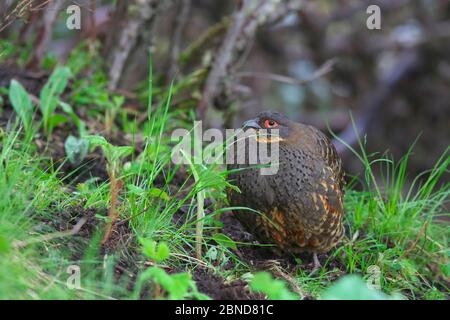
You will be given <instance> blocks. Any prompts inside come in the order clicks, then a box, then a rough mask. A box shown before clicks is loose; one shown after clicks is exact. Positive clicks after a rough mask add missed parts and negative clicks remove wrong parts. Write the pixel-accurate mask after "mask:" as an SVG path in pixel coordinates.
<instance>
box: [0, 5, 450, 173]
mask: <svg viewBox="0 0 450 320" xmlns="http://www.w3.org/2000/svg"><path fill="white" fill-rule="evenodd" d="M71 4H76V5H78V6H80V9H81V11H80V13H81V29H80V30H69V29H68V28H67V26H66V22H67V19H68V18H69V16H70V14H68V13H67V11H66V8H67V7H68V6H69V5H71ZM373 4H375V5H378V6H379V7H380V9H381V29H380V30H376V29H375V30H369V29H368V28H367V26H366V21H367V19H368V17H369V16H370V14H369V13H367V12H366V9H367V7H368V6H369V5H373ZM0 12H1V14H0V16H1V17H2V23H1V26H0V30H1V31H0V36H1V39H2V40H1V43H0V44H1V48H2V49H1V51H2V55H1V57H0V62H1V65H0V86H7V85H8V84H9V81H10V78H11V77H12V75H11V73H13V74H16V75H17V70H16V69H14V70H13V71H11V68H12V67H11V63H10V62H11V61H14V64H15V67H17V64H18V67H19V68H20V69H21V70H26V73H24V74H23V76H24V77H28V78H33V77H34V78H35V79H34V80H33V81H29V87H28V88H26V89H28V90H31V92H33V91H34V92H39V86H40V85H42V84H40V83H39V82H36V81H35V80H36V78H39V76H41V74H42V73H45V72H46V70H49V69H51V68H52V66H54V65H55V63H56V62H57V61H62V62H64V61H66V60H67V59H68V57H70V56H72V59H71V60H70V61H71V62H72V66H71V68H72V70H73V71H74V72H75V73H76V72H77V68H80V69H82V67H83V66H85V65H95V66H97V67H100V69H102V70H104V73H103V75H102V74H98V75H97V77H98V79H99V81H98V83H99V87H98V88H83V85H82V83H81V84H78V87H75V88H72V89H73V90H75V91H76V92H78V95H76V96H77V97H78V100H77V101H76V102H77V103H80V102H83V99H86V98H85V96H86V95H89V94H90V95H91V96H94V98H93V101H95V103H97V104H102V103H103V104H105V105H108V104H111V102H110V101H108V97H105V95H104V94H103V95H102V93H101V92H102V88H103V89H105V88H108V89H109V90H112V91H113V92H115V93H117V94H118V95H123V96H125V97H126V101H125V104H124V105H123V106H122V107H123V108H126V109H131V110H134V111H136V112H138V113H139V112H143V110H145V107H144V106H143V104H139V103H137V101H138V99H139V96H138V95H136V91H135V90H136V89H137V88H140V89H142V88H145V84H144V83H145V79H146V78H147V76H148V75H147V65H148V49H149V48H150V49H151V51H152V53H153V64H154V74H155V75H157V78H156V80H155V82H156V83H155V87H156V89H155V90H156V93H157V92H158V87H160V88H164V87H167V86H168V85H169V83H170V81H171V80H173V79H175V81H176V83H178V85H177V87H176V88H175V90H174V99H173V102H174V106H173V108H179V110H180V112H181V114H183V113H184V114H187V112H186V111H187V110H194V111H195V112H196V113H197V116H198V118H202V119H204V120H207V124H208V125H209V126H213V127H222V128H223V127H237V126H239V125H240V124H241V123H242V121H243V120H245V119H248V118H251V117H253V116H254V115H255V114H256V113H257V112H259V111H262V110H265V109H270V110H278V111H281V112H284V113H286V114H287V115H288V116H289V117H290V118H292V119H294V120H298V121H301V122H304V123H308V124H313V125H315V126H317V127H318V128H320V129H322V130H324V131H326V132H327V131H329V130H331V131H332V132H333V133H334V134H336V135H338V136H339V138H342V139H343V140H345V141H346V142H347V143H349V144H350V145H355V143H356V137H357V134H355V131H356V132H358V134H359V136H360V137H364V135H366V136H367V141H366V143H367V150H368V152H369V153H372V152H384V151H387V150H388V151H389V152H390V153H391V154H393V156H394V157H395V158H400V157H401V156H402V155H403V154H405V153H406V152H407V151H408V149H409V148H410V146H411V144H413V143H414V141H416V139H417V142H416V145H415V147H414V151H413V153H414V155H413V156H412V157H411V159H410V166H409V170H410V171H411V174H412V175H416V174H417V173H419V172H423V171H424V170H427V169H430V168H431V167H432V166H433V164H434V163H435V162H436V160H437V158H438V157H439V156H440V155H441V154H442V152H443V150H445V149H446V147H447V146H448V145H449V136H450V129H449V128H450V126H449V120H450V90H449V88H450V61H449V58H450V41H449V38H450V20H449V18H450V2H449V1H447V0H384V1H380V0H377V1H375V0H371V1H359V0H340V1H328V0H317V1H302V0H286V1H279V0H266V1H254V0H241V1H231V0H215V1H210V0H141V1H138V0H133V1H123V0H116V1H94V0H84V1H82V0H80V1H76V2H75V1H69V0H60V1H59V0H58V1H12V0H7V1H2V2H1V3H0ZM86 43H87V45H88V47H89V50H90V52H96V50H98V51H99V52H100V53H101V56H100V58H98V57H97V56H95V55H93V54H92V55H85V54H82V51H80V52H77V51H76V50H75V48H80V44H86ZM17 45H18V46H17ZM74 50H75V51H74ZM77 55H78V57H77ZM74 61H75V62H74ZM32 71H33V72H34V73H31V72H32ZM24 72H25V71H24ZM91 72H93V71H91ZM42 82H44V81H42ZM33 86H37V88H32V87H33ZM30 87H31V88H30ZM33 89H34V90H33ZM77 90H78V91H77ZM161 91H163V90H162V89H161ZM141 98H142V97H141ZM87 103H90V101H89V100H88V101H87ZM119 107H120V106H119ZM351 116H352V117H353V118H354V122H355V126H356V130H355V128H354V127H353V126H352V121H351ZM335 143H336V145H337V147H338V149H339V151H340V152H341V154H342V156H343V157H344V163H345V165H346V169H347V170H348V171H349V172H350V173H352V174H355V175H356V174H358V173H360V171H361V170H362V166H361V164H360V163H359V161H358V160H357V159H355V157H354V156H353V155H352V154H351V153H350V152H348V149H346V148H345V146H344V145H343V144H340V143H339V142H338V141H337V140H335Z"/></svg>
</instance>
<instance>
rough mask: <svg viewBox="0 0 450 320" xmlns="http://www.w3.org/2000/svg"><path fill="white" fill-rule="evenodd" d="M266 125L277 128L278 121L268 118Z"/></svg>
mask: <svg viewBox="0 0 450 320" xmlns="http://www.w3.org/2000/svg"><path fill="white" fill-rule="evenodd" d="M264 126H265V127H266V128H267V129H269V128H276V127H278V123H277V122H276V121H274V120H270V119H267V120H266V121H264Z"/></svg>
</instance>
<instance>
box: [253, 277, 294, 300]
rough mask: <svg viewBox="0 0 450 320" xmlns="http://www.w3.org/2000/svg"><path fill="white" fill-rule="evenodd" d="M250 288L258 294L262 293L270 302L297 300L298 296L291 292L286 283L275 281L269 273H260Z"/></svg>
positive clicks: (254, 278)
mask: <svg viewBox="0 0 450 320" xmlns="http://www.w3.org/2000/svg"><path fill="white" fill-rule="evenodd" d="M250 288H251V289H252V290H253V291H256V292H262V293H264V294H265V295H267V298H269V299H270V300H296V299H298V297H297V295H296V294H294V293H292V292H290V291H289V289H288V288H287V286H286V283H285V282H284V281H282V280H277V279H273V278H272V275H271V274H270V273H268V272H258V273H256V274H255V275H254V277H253V279H252V280H251V282H250Z"/></svg>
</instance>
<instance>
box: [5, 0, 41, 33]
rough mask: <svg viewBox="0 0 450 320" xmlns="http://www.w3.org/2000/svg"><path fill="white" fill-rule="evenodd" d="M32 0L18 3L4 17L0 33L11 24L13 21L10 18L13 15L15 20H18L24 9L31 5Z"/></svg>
mask: <svg viewBox="0 0 450 320" xmlns="http://www.w3.org/2000/svg"><path fill="white" fill-rule="evenodd" d="M32 2H33V0H25V1H20V2H19V3H18V4H17V5H16V6H15V7H14V9H13V10H12V11H11V12H10V13H9V14H7V15H6V17H5V18H4V19H3V20H4V21H3V22H2V24H1V25H0V32H2V31H3V30H5V29H6V28H7V27H8V26H9V25H10V24H11V23H13V22H14V19H11V17H12V16H13V15H14V16H15V18H20V17H21V16H22V15H23V14H24V8H27V7H29V6H31V5H32Z"/></svg>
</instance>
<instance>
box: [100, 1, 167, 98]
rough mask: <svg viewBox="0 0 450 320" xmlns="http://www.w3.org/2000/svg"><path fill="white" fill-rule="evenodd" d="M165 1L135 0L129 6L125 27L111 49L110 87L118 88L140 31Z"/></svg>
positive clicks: (143, 29) (112, 88)
mask: <svg viewBox="0 0 450 320" xmlns="http://www.w3.org/2000/svg"><path fill="white" fill-rule="evenodd" d="M163 2H164V1H160V0H139V1H137V0H135V1H133V3H131V4H130V5H129V6H130V7H131V8H130V10H129V12H130V13H129V15H128V16H127V17H126V18H127V19H126V20H125V22H124V23H125V24H124V26H123V28H121V29H120V31H119V34H118V36H117V38H116V40H115V46H114V47H113V49H112V51H111V57H110V60H111V61H110V65H111V67H110V69H109V75H108V76H109V89H110V90H115V89H117V87H118V85H119V82H120V79H121V76H122V74H123V71H124V68H125V63H126V62H127V59H128V57H129V56H130V54H131V52H132V50H133V48H134V47H135V46H136V44H137V40H138V37H139V34H140V32H142V31H145V29H146V28H144V25H145V23H146V22H147V21H151V20H152V19H154V18H155V16H156V13H157V11H158V9H159V6H161V5H162V4H163ZM166 2H167V0H166Z"/></svg>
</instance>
